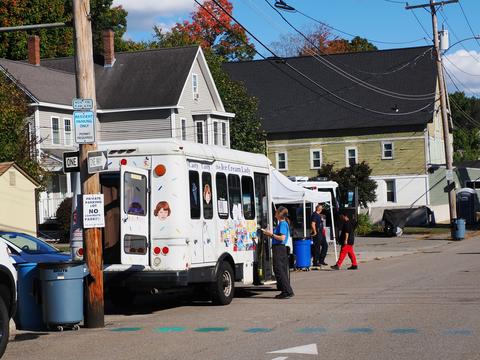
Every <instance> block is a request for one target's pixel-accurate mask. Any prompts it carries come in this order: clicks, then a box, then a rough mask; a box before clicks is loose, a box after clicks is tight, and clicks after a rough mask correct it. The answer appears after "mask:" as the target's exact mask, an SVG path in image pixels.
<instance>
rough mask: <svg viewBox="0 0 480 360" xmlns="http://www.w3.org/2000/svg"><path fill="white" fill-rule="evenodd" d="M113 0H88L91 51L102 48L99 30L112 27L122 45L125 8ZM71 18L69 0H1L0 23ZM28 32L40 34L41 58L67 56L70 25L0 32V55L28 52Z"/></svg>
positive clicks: (17, 57)
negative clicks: (91, 35) (90, 24)
mask: <svg viewBox="0 0 480 360" xmlns="http://www.w3.org/2000/svg"><path fill="white" fill-rule="evenodd" d="M112 2H113V0H91V1H90V13H91V16H92V31H93V45H94V51H95V52H96V53H100V52H101V51H102V31H103V30H104V29H107V28H111V29H113V30H114V31H115V45H116V46H118V47H119V48H122V46H123V42H124V40H122V36H123V35H124V33H125V31H126V26H127V12H126V11H125V10H124V9H123V8H122V7H121V6H116V7H112ZM71 20H72V2H71V0H2V4H1V6H0V26H2V27H4V26H19V25H32V24H43V23H54V22H70V21H71ZM30 34H37V35H39V36H40V56H41V57H42V58H51V57H61V56H71V55H73V53H74V45H73V28H72V27H71V26H69V27H66V28H57V29H42V30H34V31H30V32H26V31H16V32H10V33H0V57H3V58H7V59H12V60H23V59H26V58H27V56H28V49H27V39H28V36H29V35H30Z"/></svg>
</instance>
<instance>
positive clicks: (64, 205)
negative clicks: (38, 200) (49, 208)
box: [55, 198, 72, 242]
mask: <svg viewBox="0 0 480 360" xmlns="http://www.w3.org/2000/svg"><path fill="white" fill-rule="evenodd" d="M55 216H56V218H57V222H58V224H59V230H60V232H61V234H62V237H61V238H60V241H61V242H68V239H69V238H70V220H71V216H72V198H66V199H65V200H63V201H62V202H61V203H60V205H59V207H58V209H57V212H56V214H55Z"/></svg>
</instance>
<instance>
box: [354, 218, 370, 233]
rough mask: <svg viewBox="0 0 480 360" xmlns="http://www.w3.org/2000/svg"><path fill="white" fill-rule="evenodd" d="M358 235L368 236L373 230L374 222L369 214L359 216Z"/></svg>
mask: <svg viewBox="0 0 480 360" xmlns="http://www.w3.org/2000/svg"><path fill="white" fill-rule="evenodd" d="M356 230H357V235H360V236H366V235H368V234H370V233H371V232H372V230H373V225H372V222H371V221H370V217H369V216H368V214H359V215H358V222H357V229H356Z"/></svg>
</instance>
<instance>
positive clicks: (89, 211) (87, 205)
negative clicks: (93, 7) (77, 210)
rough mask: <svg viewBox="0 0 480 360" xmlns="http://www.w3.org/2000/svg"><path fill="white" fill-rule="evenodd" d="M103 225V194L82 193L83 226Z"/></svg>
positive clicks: (94, 226) (99, 226)
mask: <svg viewBox="0 0 480 360" xmlns="http://www.w3.org/2000/svg"><path fill="white" fill-rule="evenodd" d="M103 227H105V215H104V212H103V194H86V195H83V228H84V229H88V228H103Z"/></svg>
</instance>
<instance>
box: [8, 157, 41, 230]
mask: <svg viewBox="0 0 480 360" xmlns="http://www.w3.org/2000/svg"><path fill="white" fill-rule="evenodd" d="M37 187H38V183H37V182H36V181H35V180H34V179H32V178H31V177H30V176H29V175H28V174H27V173H26V172H25V171H23V170H22V169H21V168H20V167H19V166H18V165H16V164H15V163H14V162H4V163H0V230H4V231H18V232H23V233H27V234H30V235H36V233H37V215H36V201H35V190H36V188H37Z"/></svg>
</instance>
